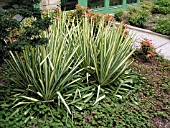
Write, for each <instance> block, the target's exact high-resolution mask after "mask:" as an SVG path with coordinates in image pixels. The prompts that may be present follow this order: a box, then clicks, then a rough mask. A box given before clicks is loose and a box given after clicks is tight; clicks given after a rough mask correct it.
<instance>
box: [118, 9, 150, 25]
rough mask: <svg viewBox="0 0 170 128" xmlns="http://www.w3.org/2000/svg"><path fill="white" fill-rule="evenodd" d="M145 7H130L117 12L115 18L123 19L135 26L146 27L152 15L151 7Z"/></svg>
mask: <svg viewBox="0 0 170 128" xmlns="http://www.w3.org/2000/svg"><path fill="white" fill-rule="evenodd" d="M146 8H147V7H146V6H143V7H130V6H129V7H128V8H127V10H126V11H117V12H115V19H116V20H118V21H123V22H125V23H128V24H130V25H133V26H137V27H141V28H143V27H145V24H146V22H147V20H148V18H149V16H150V11H149V9H146Z"/></svg>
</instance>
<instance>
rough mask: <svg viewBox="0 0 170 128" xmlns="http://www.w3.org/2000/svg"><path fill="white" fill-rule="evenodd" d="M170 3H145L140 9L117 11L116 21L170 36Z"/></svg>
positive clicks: (129, 8) (132, 8) (131, 8)
mask: <svg viewBox="0 0 170 128" xmlns="http://www.w3.org/2000/svg"><path fill="white" fill-rule="evenodd" d="M169 8H170V1H168V0H161V1H158V2H153V1H144V2H141V4H140V6H138V7H131V6H129V7H127V10H125V11H117V12H116V13H115V19H116V20H118V21H121V22H124V23H126V24H130V25H132V26H137V27H140V28H144V29H148V30H152V31H154V32H157V33H161V34H163V35H167V36H170V27H169V26H170V22H169V21H170V9H169Z"/></svg>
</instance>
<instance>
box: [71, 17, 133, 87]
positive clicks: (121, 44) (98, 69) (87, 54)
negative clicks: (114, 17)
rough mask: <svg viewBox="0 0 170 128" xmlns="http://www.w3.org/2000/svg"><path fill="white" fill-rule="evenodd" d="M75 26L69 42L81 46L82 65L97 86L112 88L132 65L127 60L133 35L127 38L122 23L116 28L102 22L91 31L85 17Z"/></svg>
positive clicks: (131, 51) (90, 25)
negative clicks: (81, 22) (79, 24)
mask: <svg viewBox="0 0 170 128" xmlns="http://www.w3.org/2000/svg"><path fill="white" fill-rule="evenodd" d="M111 26H112V27H111ZM76 27H77V29H76V30H75V32H74V35H73V37H72V38H73V39H72V41H73V42H74V43H75V44H77V45H80V48H79V49H78V50H77V51H76V55H77V57H79V56H80V55H81V54H83V56H84V61H83V62H82V63H81V66H82V67H84V68H86V71H87V72H88V73H89V74H90V75H91V77H93V80H94V81H96V83H98V85H100V86H110V85H112V84H113V83H114V81H115V80H116V79H117V78H118V77H119V76H120V75H121V74H122V73H123V71H124V70H125V69H126V68H127V67H128V65H129V64H130V63H131V62H130V61H129V60H128V59H129V57H130V56H131V55H132V53H133V52H134V50H132V45H133V38H132V36H131V35H126V29H125V30H124V29H123V25H122V24H121V25H119V27H118V28H117V27H116V25H115V24H114V23H112V22H110V23H108V25H105V23H104V20H103V21H101V22H100V24H99V28H98V29H97V30H98V31H97V32H96V31H94V30H95V24H94V23H93V22H91V23H89V22H88V19H87V18H85V19H84V21H83V25H82V26H76Z"/></svg>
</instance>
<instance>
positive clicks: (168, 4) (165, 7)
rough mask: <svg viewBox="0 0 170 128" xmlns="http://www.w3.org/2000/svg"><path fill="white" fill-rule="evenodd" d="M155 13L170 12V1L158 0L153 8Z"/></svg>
mask: <svg viewBox="0 0 170 128" xmlns="http://www.w3.org/2000/svg"><path fill="white" fill-rule="evenodd" d="M152 12H153V13H160V14H165V15H166V14H170V1H169V0H158V1H156V2H155V5H154V7H153V10H152Z"/></svg>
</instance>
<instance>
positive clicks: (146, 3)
mask: <svg viewBox="0 0 170 128" xmlns="http://www.w3.org/2000/svg"><path fill="white" fill-rule="evenodd" d="M153 6H154V2H153V1H152V0H151V1H143V2H142V3H140V7H141V8H142V9H143V10H148V11H152V10H153Z"/></svg>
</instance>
